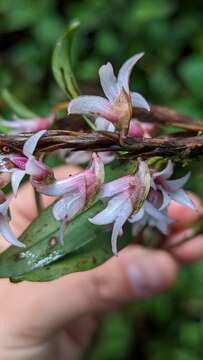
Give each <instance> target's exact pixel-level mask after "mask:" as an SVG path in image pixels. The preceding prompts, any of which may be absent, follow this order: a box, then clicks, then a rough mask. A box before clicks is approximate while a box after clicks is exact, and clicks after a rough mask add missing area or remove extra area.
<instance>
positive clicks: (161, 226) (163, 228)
mask: <svg viewBox="0 0 203 360" xmlns="http://www.w3.org/2000/svg"><path fill="white" fill-rule="evenodd" d="M148 222H149V226H154V227H156V228H157V229H158V230H159V231H160V232H161V233H162V234H164V235H168V232H169V227H168V225H169V224H168V222H167V221H164V220H162V221H157V220H155V219H153V218H149V220H148Z"/></svg>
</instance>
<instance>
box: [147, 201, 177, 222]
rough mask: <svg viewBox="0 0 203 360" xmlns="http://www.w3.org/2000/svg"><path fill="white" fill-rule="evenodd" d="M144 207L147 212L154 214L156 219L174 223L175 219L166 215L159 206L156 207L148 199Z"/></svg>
mask: <svg viewBox="0 0 203 360" xmlns="http://www.w3.org/2000/svg"><path fill="white" fill-rule="evenodd" d="M144 208H145V211H146V213H147V214H149V215H150V216H152V217H153V218H154V219H156V220H158V221H160V222H162V221H163V222H166V223H168V224H172V223H173V220H171V219H169V218H168V217H167V216H166V215H164V214H163V213H162V212H160V211H159V210H158V209H157V208H155V207H154V206H153V205H152V204H151V203H150V202H149V201H148V200H146V201H145V203H144Z"/></svg>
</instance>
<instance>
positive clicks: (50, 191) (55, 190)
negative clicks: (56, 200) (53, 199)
mask: <svg viewBox="0 0 203 360" xmlns="http://www.w3.org/2000/svg"><path fill="white" fill-rule="evenodd" d="M84 182H85V176H84V173H83V172H80V173H78V174H76V175H73V176H69V177H68V178H67V179H64V180H56V181H55V182H53V183H52V184H49V185H41V184H35V183H34V187H35V189H36V190H37V191H38V192H39V193H41V194H44V195H48V196H61V195H64V194H68V193H71V192H75V191H78V189H79V187H81V186H83V184H84Z"/></svg>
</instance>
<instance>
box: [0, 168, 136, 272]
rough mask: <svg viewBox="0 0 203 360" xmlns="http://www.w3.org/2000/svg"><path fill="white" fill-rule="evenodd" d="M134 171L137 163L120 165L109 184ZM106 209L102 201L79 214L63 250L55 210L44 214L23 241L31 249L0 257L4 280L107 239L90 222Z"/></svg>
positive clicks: (108, 174) (108, 176) (109, 172)
mask: <svg viewBox="0 0 203 360" xmlns="http://www.w3.org/2000/svg"><path fill="white" fill-rule="evenodd" d="M134 171H135V163H134V162H130V163H129V162H126V161H125V162H120V161H117V162H115V163H112V164H111V165H109V166H107V171H106V181H110V180H112V179H114V178H117V177H119V176H122V175H125V174H127V173H130V172H134ZM104 206H105V205H104V204H103V203H102V202H101V201H99V202H96V203H95V204H93V205H92V206H91V207H90V208H89V209H87V210H86V211H84V212H82V213H80V214H78V215H77V216H76V217H75V218H74V219H73V220H72V221H71V222H70V223H69V224H68V226H67V227H66V231H65V244H64V246H63V247H62V246H61V245H60V244H59V243H58V237H59V223H58V221H56V220H55V219H54V218H53V215H52V208H51V207H49V208H48V209H46V210H44V211H43V212H42V213H41V215H40V216H39V217H38V218H37V219H36V220H35V221H34V222H33V223H32V224H31V225H30V226H29V227H28V229H27V230H26V231H25V232H24V233H23V234H22V236H21V237H20V240H21V241H22V242H23V243H25V244H26V245H27V247H26V248H25V249H24V250H22V248H17V247H14V246H10V247H9V248H8V249H7V250H6V251H4V252H3V253H2V254H1V255H0V277H15V276H19V275H22V274H24V273H27V272H30V271H32V270H34V269H36V268H39V267H42V266H45V265H47V264H49V263H52V262H53V261H56V260H58V259H60V258H62V257H64V256H65V255H67V254H68V253H71V252H72V251H75V250H77V249H79V248H80V247H83V246H84V245H85V244H87V243H88V242H90V241H93V240H94V241H96V239H97V238H99V237H100V236H102V237H103V229H102V227H99V226H98V227H97V226H94V225H92V224H91V223H90V222H89V221H88V218H89V217H93V216H94V215H96V214H97V213H98V212H99V211H101V210H102V209H103V208H104ZM81 228H82V231H81Z"/></svg>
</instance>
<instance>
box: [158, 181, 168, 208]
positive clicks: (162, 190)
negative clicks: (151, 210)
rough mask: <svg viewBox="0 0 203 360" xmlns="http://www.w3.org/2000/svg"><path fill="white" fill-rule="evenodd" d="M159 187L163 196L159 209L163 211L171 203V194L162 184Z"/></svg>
mask: <svg viewBox="0 0 203 360" xmlns="http://www.w3.org/2000/svg"><path fill="white" fill-rule="evenodd" d="M158 189H159V190H160V191H161V193H162V196H163V202H162V204H161V206H160V208H159V211H162V210H164V209H166V208H167V206H168V205H169V204H170V202H171V196H170V195H169V194H168V193H167V192H166V191H165V190H164V189H163V188H162V187H161V186H158Z"/></svg>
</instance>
